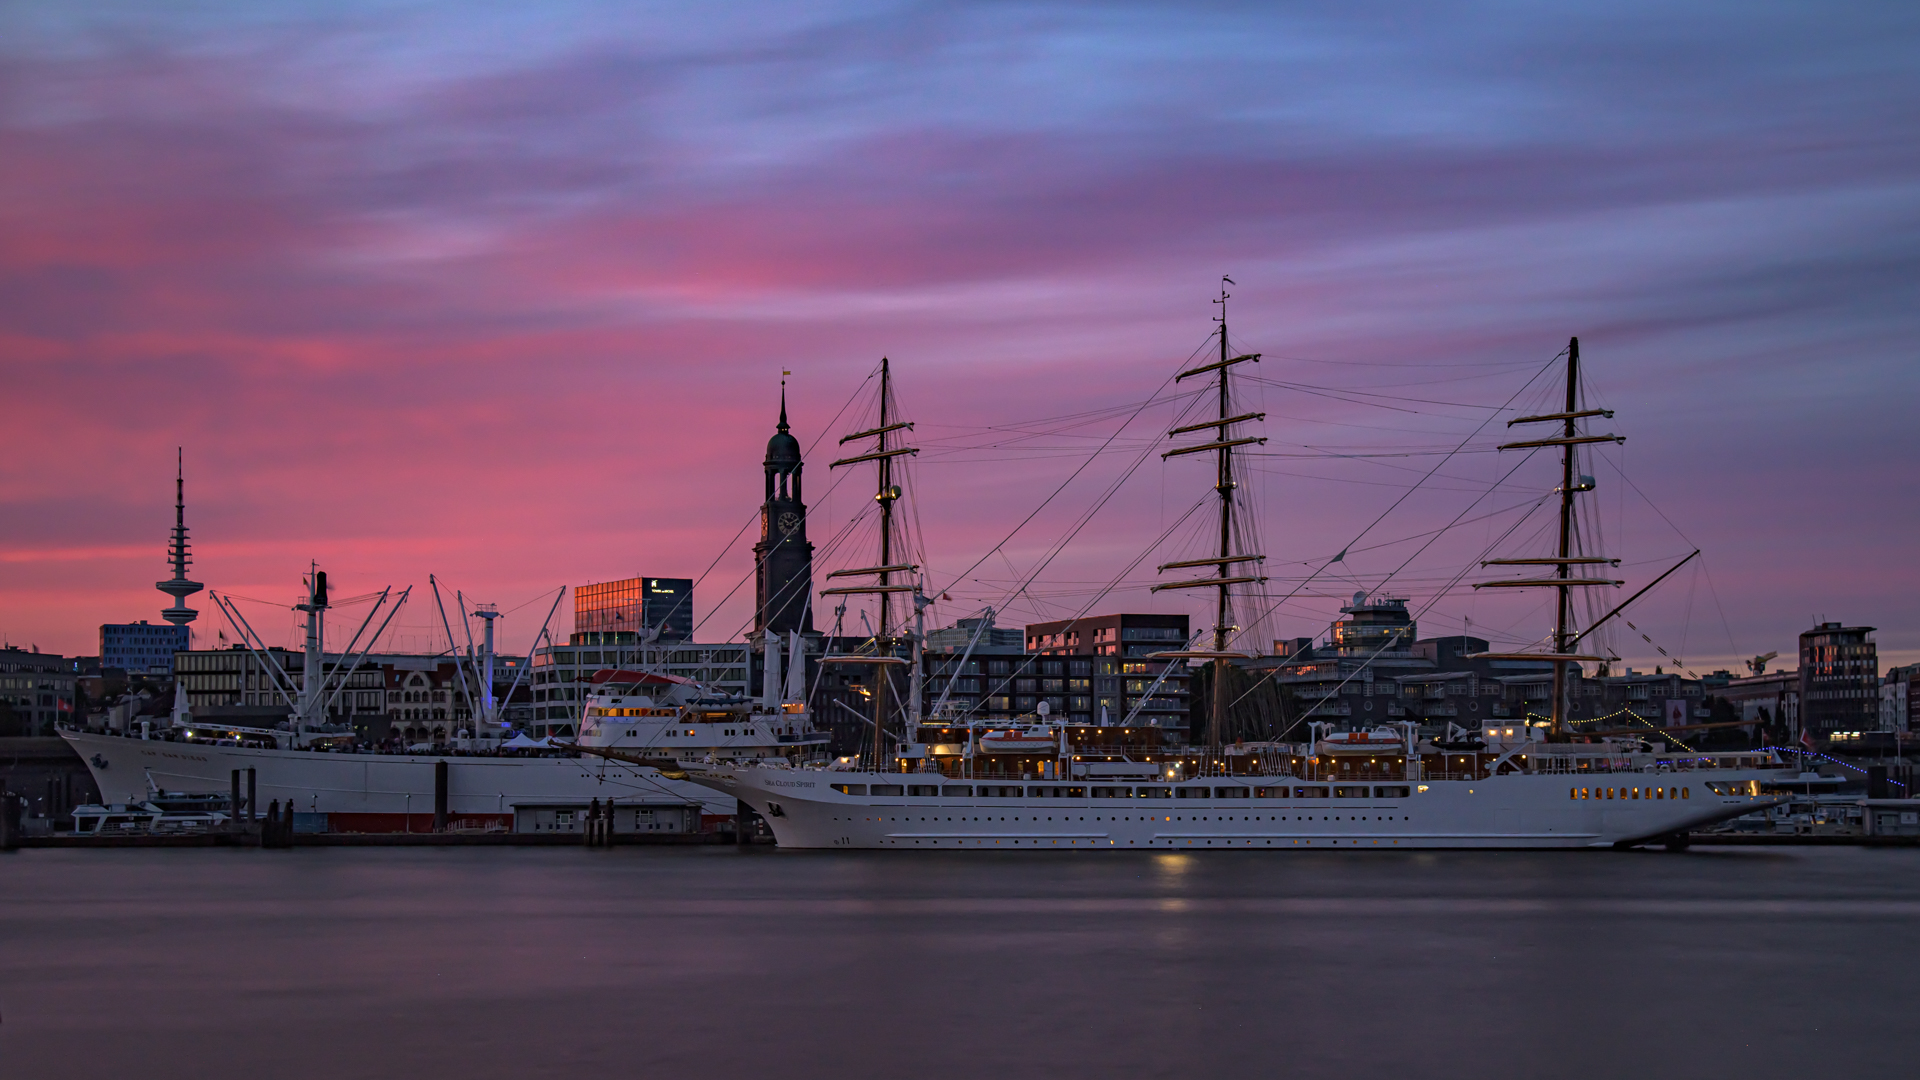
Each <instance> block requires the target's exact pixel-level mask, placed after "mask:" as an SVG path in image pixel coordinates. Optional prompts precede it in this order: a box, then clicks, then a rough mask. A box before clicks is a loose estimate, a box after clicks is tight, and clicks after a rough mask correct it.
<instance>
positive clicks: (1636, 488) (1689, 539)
mask: <svg viewBox="0 0 1920 1080" xmlns="http://www.w3.org/2000/svg"><path fill="white" fill-rule="evenodd" d="M1592 456H1593V457H1597V458H1599V459H1600V460H1601V461H1605V462H1606V463H1607V467H1608V468H1610V469H1612V470H1613V471H1614V475H1616V476H1618V477H1620V479H1622V480H1625V481H1626V482H1627V486H1628V487H1630V488H1632V489H1633V493H1634V494H1635V495H1638V496H1640V500H1641V501H1642V502H1644V503H1646V504H1647V505H1648V506H1650V507H1653V512H1654V513H1656V514H1659V515H1660V520H1661V521H1664V522H1666V523H1667V526H1668V527H1669V528H1671V529H1672V530H1673V531H1674V532H1675V533H1676V534H1678V535H1679V537H1680V539H1682V540H1685V541H1686V542H1687V543H1689V544H1693V546H1694V547H1699V546H1700V545H1699V544H1694V543H1693V538H1692V537H1690V536H1688V535H1687V534H1686V533H1684V532H1681V531H1680V526H1678V525H1675V524H1674V523H1673V519H1672V518H1670V517H1668V516H1667V513H1666V511H1664V510H1662V509H1660V507H1659V506H1657V505H1655V503H1654V501H1653V500H1652V499H1651V498H1648V497H1647V493H1646V492H1644V491H1641V490H1640V485H1639V484H1636V483H1634V482H1633V478H1632V477H1630V476H1628V475H1627V471H1626V470H1625V469H1622V468H1621V467H1620V466H1618V465H1615V464H1614V463H1613V462H1612V461H1610V460H1608V459H1607V457H1606V455H1604V454H1594V455H1592Z"/></svg>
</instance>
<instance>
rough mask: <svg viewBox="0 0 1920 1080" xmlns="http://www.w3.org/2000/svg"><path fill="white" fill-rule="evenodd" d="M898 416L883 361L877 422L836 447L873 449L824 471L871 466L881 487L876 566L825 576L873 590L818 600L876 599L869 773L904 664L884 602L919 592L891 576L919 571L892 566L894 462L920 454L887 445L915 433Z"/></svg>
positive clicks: (881, 756)
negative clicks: (898, 668)
mask: <svg viewBox="0 0 1920 1080" xmlns="http://www.w3.org/2000/svg"><path fill="white" fill-rule="evenodd" d="M897 413H898V410H897V409H896V408H895V406H894V404H893V372H892V365H891V364H890V363H889V362H888V360H887V358H886V357H881V358H880V422H879V424H878V425H876V426H874V427H871V428H868V429H867V430H865V431H856V432H854V433H853V434H851V435H848V436H846V437H844V438H842V439H841V440H840V445H842V446H845V445H846V444H848V443H850V442H853V441H855V440H856V439H868V438H871V439H875V440H876V443H875V445H874V449H873V450H872V451H871V452H869V453H865V454H856V455H854V456H853V457H849V458H841V459H840V460H838V461H836V462H833V463H832V464H830V465H828V466H827V468H829V469H837V468H840V467H841V466H842V465H854V464H857V463H859V462H862V461H871V462H874V463H875V464H876V465H877V469H876V472H877V473H878V481H879V483H878V490H877V491H876V492H875V494H874V496H873V498H874V501H875V502H877V503H879V504H880V561H879V562H878V563H877V564H876V565H873V566H864V567H860V568H857V569H853V570H836V571H835V572H833V573H831V574H828V575H827V577H828V578H829V579H832V578H840V577H865V576H867V575H872V576H873V577H874V583H873V584H871V585H841V586H835V587H833V588H827V589H821V590H820V595H821V596H845V595H850V594H856V593H870V594H874V595H877V596H879V598H880V604H879V608H880V611H879V626H878V628H877V629H876V630H875V632H874V639H873V655H872V656H871V657H862V658H860V659H862V660H864V661H865V662H866V663H870V664H872V665H873V668H874V679H873V757H872V767H873V770H874V771H876V772H878V771H881V770H883V769H885V768H886V763H887V760H888V757H887V745H886V743H887V735H888V733H889V729H890V727H891V725H890V716H891V712H892V709H891V707H890V701H891V699H892V697H893V694H892V690H893V675H892V671H891V669H892V667H893V666H895V665H898V664H904V663H907V662H908V661H907V660H905V659H903V658H901V657H897V656H894V655H893V623H892V619H891V605H890V604H889V602H888V598H889V596H890V594H892V593H911V592H916V591H918V589H919V586H918V585H896V584H894V583H893V575H895V574H913V573H916V572H917V571H918V570H919V569H920V568H919V567H918V566H916V565H913V564H911V563H896V562H894V561H893V560H894V550H893V539H894V537H893V534H894V524H893V504H894V503H896V502H899V501H900V496H901V494H902V492H901V490H900V485H899V484H896V483H894V481H893V459H894V458H897V457H901V456H904V455H908V454H918V453H919V452H920V450H919V448H918V447H912V446H893V445H890V444H891V442H892V441H893V440H891V439H890V438H889V436H891V435H893V433H895V432H897V431H903V430H904V431H911V430H912V429H913V424H912V423H911V422H902V421H900V420H899V419H898V418H897ZM832 659H837V660H841V661H843V662H845V661H847V660H851V659H852V658H849V657H823V658H822V660H823V662H824V661H826V660H832Z"/></svg>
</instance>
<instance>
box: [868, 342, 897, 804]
mask: <svg viewBox="0 0 1920 1080" xmlns="http://www.w3.org/2000/svg"><path fill="white" fill-rule="evenodd" d="M891 389H892V373H891V370H890V367H889V365H888V363H887V358H886V357H884V356H883V357H881V358H880V432H879V439H880V445H879V450H880V457H879V464H880V469H879V472H880V490H879V493H878V494H876V495H874V498H875V499H876V500H878V501H879V503H880V579H879V582H878V584H879V586H880V588H881V589H882V592H881V593H880V619H879V623H880V626H879V629H878V631H876V632H875V634H874V639H873V651H874V652H875V653H876V654H879V653H880V651H881V650H882V649H885V650H886V655H889V656H891V655H892V654H893V636H892V634H891V633H889V631H890V630H891V627H889V626H888V625H887V615H888V614H889V613H890V612H891V611H892V610H893V605H892V604H890V603H888V602H887V594H886V592H885V591H884V590H885V589H886V587H887V586H888V585H889V584H890V583H891V582H892V578H893V571H892V570H891V569H889V568H890V567H892V565H893V501H894V500H895V499H898V498H899V497H900V492H899V490H898V489H896V488H894V487H893V486H892V485H893V459H892V458H890V457H888V456H887V436H888V435H889V434H891V432H889V431H888V430H887V424H888V423H889V422H890V421H891V418H890V417H889V416H888V415H887V397H888V392H889V391H890V390H891ZM873 674H874V679H873V771H874V772H880V771H881V769H882V768H883V767H884V765H885V763H886V760H887V699H888V698H889V697H891V696H892V694H891V693H890V691H891V690H892V689H893V672H891V671H889V670H887V668H886V666H885V665H882V666H880V667H879V668H877V669H875V671H874V673H873Z"/></svg>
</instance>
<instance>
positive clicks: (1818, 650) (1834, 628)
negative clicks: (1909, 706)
mask: <svg viewBox="0 0 1920 1080" xmlns="http://www.w3.org/2000/svg"><path fill="white" fill-rule="evenodd" d="M1873 631H1874V628H1873V627H1871V626H1842V625H1841V624H1839V623H1837V622H1823V623H1821V624H1820V625H1818V626H1816V627H1814V628H1813V629H1811V630H1807V631H1804V632H1802V633H1801V635H1800V723H1801V726H1802V727H1803V728H1804V729H1805V730H1806V732H1807V733H1808V734H1809V735H1811V736H1813V738H1815V739H1830V738H1832V737H1833V736H1834V733H1835V732H1847V733H1857V732H1866V731H1873V730H1874V729H1876V728H1877V727H1879V724H1880V656H1879V650H1878V647H1877V646H1875V644H1874V641H1873Z"/></svg>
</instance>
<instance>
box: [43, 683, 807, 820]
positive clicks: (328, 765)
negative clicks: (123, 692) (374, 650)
mask: <svg viewBox="0 0 1920 1080" xmlns="http://www.w3.org/2000/svg"><path fill="white" fill-rule="evenodd" d="M326 734H327V733H326V732H314V731H305V730H302V725H301V724H300V723H299V722H298V714H297V713H296V714H295V718H294V720H292V721H290V723H289V725H288V729H286V730H281V729H274V730H267V729H234V728H220V727H209V726H207V725H205V724H196V723H195V722H194V720H193V719H192V718H191V715H190V714H187V713H186V712H185V710H184V708H182V709H181V710H180V713H178V714H177V715H176V718H175V720H174V722H173V725H172V727H171V728H169V729H167V730H165V731H163V732H160V733H157V734H155V735H154V736H153V737H149V738H142V737H139V735H138V734H131V735H124V736H123V735H115V734H110V733H101V732H91V731H85V730H77V729H66V730H63V731H62V732H61V736H62V737H63V738H65V739H66V740H67V742H68V743H69V744H70V745H72V747H73V748H74V751H75V752H76V753H78V754H79V755H80V757H81V758H82V759H83V760H85V761H86V763H87V768H88V769H89V770H90V771H91V772H92V774H93V779H94V782H95V783H96V784H97V785H99V788H100V795H101V799H102V801H103V803H105V804H109V805H111V804H134V803H138V802H139V801H141V800H144V799H147V798H149V797H150V795H151V794H152V793H153V792H154V791H162V792H175V793H209V794H212V793H224V792H228V791H230V790H231V788H232V785H233V783H234V774H235V772H236V771H240V772H241V773H242V774H243V775H244V773H245V770H252V771H253V774H252V777H251V783H250V785H249V787H250V790H251V791H252V792H253V795H252V799H253V805H254V806H255V808H256V809H259V808H264V807H266V806H268V805H269V804H270V803H273V802H278V803H280V804H281V805H282V806H289V807H291V808H292V810H293V811H294V812H295V813H298V814H313V815H325V819H324V822H319V823H317V824H321V825H324V827H325V829H326V830H327V831H332V832H429V831H432V830H433V829H434V827H435V819H436V810H437V809H438V808H437V807H436V799H437V797H438V796H440V794H441V791H442V784H444V799H445V806H444V810H445V813H446V824H447V826H448V827H451V828H456V829H479V830H487V829H493V830H513V829H515V828H520V829H522V830H525V829H528V828H531V827H539V826H537V825H530V824H529V823H530V822H532V821H535V820H536V818H535V816H534V814H533V812H537V813H538V817H537V821H538V823H539V825H543V826H544V827H548V828H551V827H553V824H554V818H555V816H556V814H557V815H559V820H561V821H563V822H564V821H569V820H572V816H571V815H572V810H573V808H576V807H585V806H586V805H588V804H589V803H590V802H592V801H595V800H597V801H599V802H600V803H602V804H611V805H612V806H613V807H614V808H615V810H616V812H617V813H618V814H622V815H624V814H626V813H629V812H631V813H632V814H633V815H634V817H633V820H632V821H631V822H629V821H624V820H619V819H616V820H617V821H618V827H619V828H620V830H621V831H626V830H627V829H628V828H629V827H633V828H637V829H639V830H641V831H646V830H647V829H654V828H665V829H670V830H671V831H692V830H695V829H701V828H711V827H713V826H714V825H715V824H716V823H717V822H718V821H720V820H724V819H731V818H733V817H734V816H735V814H736V813H737V810H738V804H737V802H736V801H735V800H734V798H733V797H731V796H729V795H725V794H724V793H720V792H716V791H715V790H713V789H711V788H705V787H701V786H698V785H695V784H691V783H689V782H687V781H686V780H684V779H678V778H669V777H668V776H664V775H662V772H661V769H662V768H663V767H664V768H666V769H667V770H668V771H672V770H673V767H674V765H676V764H677V763H680V762H683V761H684V762H692V761H700V762H722V761H738V760H748V759H763V758H765V759H772V758H778V759H780V760H781V761H783V762H789V763H804V762H805V761H807V760H808V759H809V758H810V757H817V756H819V755H820V754H821V753H822V752H823V750H824V744H825V742H826V739H827V735H826V734H825V733H824V732H815V731H814V730H813V726H812V723H811V720H810V718H809V716H808V713H807V710H806V706H805V705H804V703H800V702H785V701H781V700H779V695H777V694H775V695H769V696H768V697H767V698H763V699H754V700H749V699H741V698H716V697H712V696H708V695H707V694H705V693H703V691H702V689H701V687H699V686H698V685H697V684H695V683H693V682H691V681H689V680H687V679H684V678H680V677H678V676H673V675H666V674H659V673H654V672H645V671H623V670H614V669H608V670H603V671H600V672H597V673H595V674H594V676H593V679H592V689H591V691H590V693H589V695H588V700H587V701H586V702H585V703H584V706H583V709H582V716H581V729H580V736H579V739H578V745H579V747H581V748H599V747H617V748H619V749H620V750H621V751H623V752H624V754H625V755H626V756H628V757H630V758H632V759H633V760H614V759H609V758H606V757H601V756H595V755H592V754H588V755H586V756H581V755H580V752H579V750H578V749H576V748H575V747H573V746H570V745H562V744H558V743H553V742H551V741H546V742H535V741H533V740H530V739H527V738H525V737H524V736H519V737H516V739H514V740H511V741H508V742H506V743H503V744H499V746H500V748H499V749H495V750H486V751H480V752H474V753H451V754H449V753H405V754H394V753H376V752H370V751H368V750H365V749H355V748H352V747H350V746H346V745H344V744H341V745H335V744H333V743H332V742H331V741H330V740H328V739H326V738H325V737H324V736H325V735H326ZM443 768H444V780H442V779H441V776H442V773H441V770H442V769H443ZM675 776H676V777H677V776H678V774H677V773H676V774H675Z"/></svg>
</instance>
